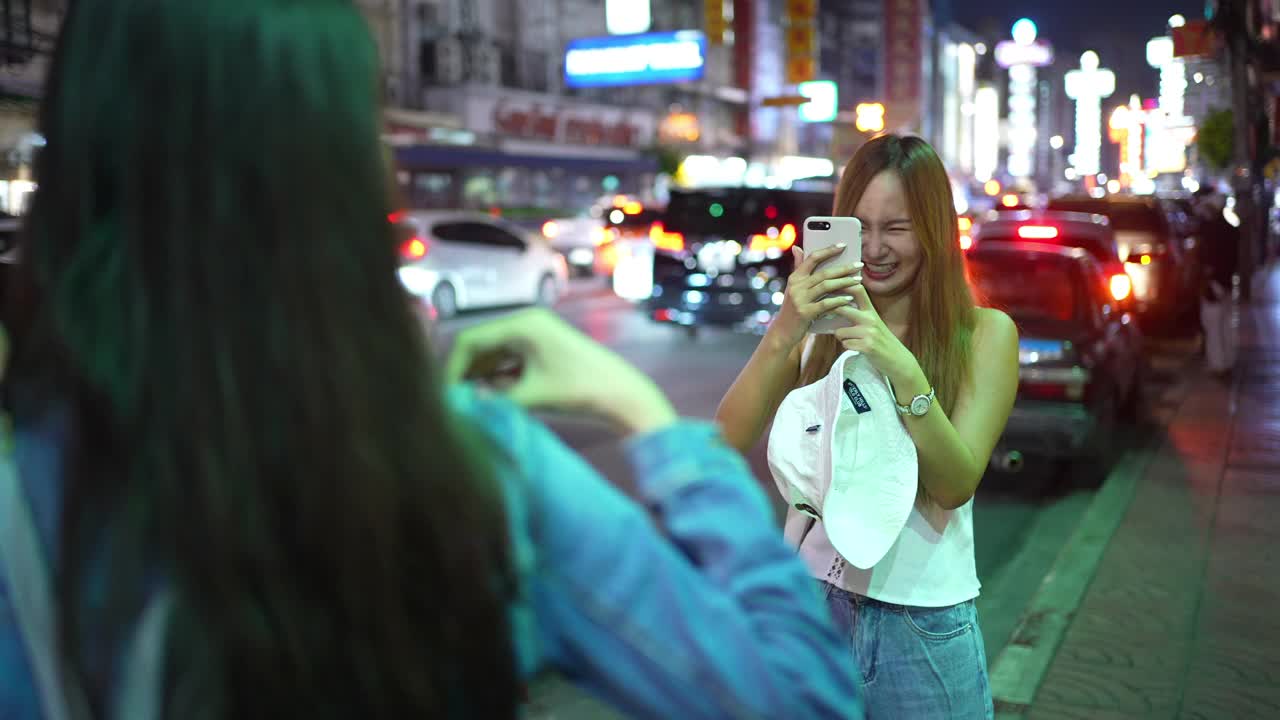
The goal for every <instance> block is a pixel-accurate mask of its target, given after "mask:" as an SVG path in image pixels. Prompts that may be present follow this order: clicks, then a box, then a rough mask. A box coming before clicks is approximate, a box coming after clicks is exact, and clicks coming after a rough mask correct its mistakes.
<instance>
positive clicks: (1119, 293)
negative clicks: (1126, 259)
mask: <svg viewBox="0 0 1280 720" xmlns="http://www.w3.org/2000/svg"><path fill="white" fill-rule="evenodd" d="M1107 288H1108V289H1109V290H1110V291H1111V297H1113V298H1115V299H1116V300H1117V301H1120V300H1124V299H1125V298H1127V297H1129V295H1131V294H1132V293H1133V280H1131V279H1130V278H1129V276H1128V275H1126V274H1124V273H1118V274H1116V275H1112V276H1111V279H1110V280H1109V281H1107Z"/></svg>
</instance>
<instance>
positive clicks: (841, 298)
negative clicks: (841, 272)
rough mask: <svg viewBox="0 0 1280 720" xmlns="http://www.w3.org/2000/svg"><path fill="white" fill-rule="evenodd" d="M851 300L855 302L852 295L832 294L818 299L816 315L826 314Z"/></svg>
mask: <svg viewBox="0 0 1280 720" xmlns="http://www.w3.org/2000/svg"><path fill="white" fill-rule="evenodd" d="M851 302H853V296H852V295H832V296H831V297H829V298H824V299H822V300H819V301H818V303H817V306H818V312H817V313H816V315H826V314H827V313H829V312H832V311H833V310H837V309H839V308H841V307H843V306H845V305H848V304H849V303H851Z"/></svg>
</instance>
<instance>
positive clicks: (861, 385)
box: [768, 351, 919, 569]
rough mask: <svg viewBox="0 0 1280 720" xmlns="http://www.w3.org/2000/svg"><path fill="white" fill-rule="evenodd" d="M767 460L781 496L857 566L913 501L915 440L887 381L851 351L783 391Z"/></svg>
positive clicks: (872, 554)
mask: <svg viewBox="0 0 1280 720" xmlns="http://www.w3.org/2000/svg"><path fill="white" fill-rule="evenodd" d="M768 460H769V469H770V470H771V471H772V472H773V479H774V482H775V483H776V484H777V486H778V491H779V492H780V493H781V494H782V497H783V498H784V499H786V500H787V502H788V503H789V504H790V505H791V506H792V507H794V508H796V509H798V510H800V511H801V512H804V513H806V514H809V515H811V516H813V517H816V518H818V519H820V520H821V521H822V523H823V526H824V527H825V529H826V532H827V537H828V538H830V540H831V545H832V546H833V547H834V548H835V549H836V551H837V552H839V553H840V555H841V556H842V557H844V559H845V560H846V561H848V562H849V564H851V565H853V566H854V567H858V568H862V569H866V568H870V567H872V566H874V565H875V564H876V563H877V562H879V561H880V559H881V558H882V557H884V555H885V553H886V552H888V551H889V548H890V547H892V546H893V543H894V542H896V541H897V539H898V535H899V534H900V533H901V532H902V528H903V526H904V525H906V522H907V517H908V516H909V515H910V514H911V508H912V507H913V506H914V505H915V500H916V492H917V485H918V482H919V465H918V458H917V456H916V446H915V443H914V442H913V441H912V440H911V436H910V435H909V434H907V429H906V428H905V427H904V426H903V424H902V418H901V417H900V416H899V415H898V410H897V400H896V399H895V398H894V397H893V392H892V391H891V390H890V389H889V384H888V382H887V381H886V380H885V378H884V376H883V375H881V374H880V373H879V372H878V371H877V370H876V369H875V368H874V367H873V366H872V365H871V362H870V361H869V360H867V359H866V358H865V357H863V356H861V355H859V354H858V353H856V352H852V351H848V352H845V353H844V354H843V355H841V356H840V357H838V358H836V361H835V364H834V365H832V367H831V372H829V373H828V374H827V376H826V377H825V378H823V379H822V380H819V381H818V382H815V383H813V384H811V385H806V386H805V387H802V388H797V389H795V390H792V391H791V392H790V393H788V394H787V396H786V398H784V399H783V401H782V404H781V405H780V406H779V407H778V412H777V414H776V415H775V416H774V421H773V429H772V430H771V431H770V432H769V447H768Z"/></svg>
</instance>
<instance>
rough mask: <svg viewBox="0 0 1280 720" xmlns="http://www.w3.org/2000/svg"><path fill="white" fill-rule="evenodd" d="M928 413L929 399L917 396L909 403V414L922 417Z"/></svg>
mask: <svg viewBox="0 0 1280 720" xmlns="http://www.w3.org/2000/svg"><path fill="white" fill-rule="evenodd" d="M927 412H929V398H927V397H925V396H924V395H918V396H916V398H915V399H914V400H912V401H911V414H912V415H924V414H925V413H927Z"/></svg>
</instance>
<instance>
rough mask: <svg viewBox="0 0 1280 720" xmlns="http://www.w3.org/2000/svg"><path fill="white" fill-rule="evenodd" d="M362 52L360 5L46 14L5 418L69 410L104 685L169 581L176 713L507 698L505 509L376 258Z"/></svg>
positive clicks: (451, 706) (380, 215)
mask: <svg viewBox="0 0 1280 720" xmlns="http://www.w3.org/2000/svg"><path fill="white" fill-rule="evenodd" d="M378 64H379V63H378V53H377V49H376V46H375V45H374V43H373V42H372V40H371V37H370V34H369V31H368V27H367V25H366V24H365V21H364V19H363V18H362V17H361V15H360V13H359V12H358V11H357V10H356V9H355V8H354V7H353V4H352V2H351V0H77V2H76V3H75V4H74V6H73V8H72V10H71V11H70V14H69V16H68V18H67V19H66V22H65V23H64V26H63V29H62V32H61V36H60V39H59V42H58V47H57V50H56V54H55V58H54V62H53V65H52V68H51V74H50V78H49V82H48V90H47V93H46V97H45V101H44V104H43V107H42V112H41V119H40V128H41V132H42V134H43V135H44V137H45V139H46V141H47V146H46V147H45V148H44V149H43V150H42V152H41V154H40V156H39V158H38V160H37V165H36V181H37V183H38V190H37V191H36V194H35V197H34V201H33V206H32V210H31V214H30V216H29V219H28V225H27V232H26V234H25V237H24V239H23V248H22V260H21V265H20V267H19V268H18V273H19V277H18V278H17V290H16V291H15V292H14V293H12V294H11V295H10V296H9V298H8V301H7V303H8V305H9V307H7V308H6V313H5V315H6V319H7V321H9V322H11V323H12V325H13V330H14V335H15V338H14V341H15V360H14V362H15V366H14V368H13V369H12V372H11V373H10V376H9V378H8V380H7V381H6V382H7V384H9V385H10V386H16V387H19V388H24V389H25V390H26V392H25V394H24V395H23V396H24V397H26V398H28V400H27V402H25V403H22V402H18V401H17V400H14V402H13V407H14V411H15V413H16V415H17V419H18V422H22V420H23V418H24V417H31V416H32V414H33V413H36V412H41V411H42V410H41V409H42V408H43V409H47V408H48V407H49V406H50V405H51V404H52V405H57V406H59V407H63V408H66V409H68V410H69V412H68V413H67V414H68V415H69V417H71V419H72V421H71V426H72V432H71V434H70V437H71V440H70V441H69V443H68V445H67V447H66V449H65V455H66V457H67V460H68V462H67V470H66V479H65V492H64V493H63V497H64V501H63V503H64V504H63V508H62V515H61V524H60V531H59V548H60V550H59V557H58V563H57V566H58V573H57V577H58V590H59V599H60V609H59V618H60V625H61V627H62V629H63V631H64V636H65V643H64V645H65V647H64V650H65V651H66V652H67V653H69V655H70V657H71V659H72V661H73V663H74V665H75V666H77V667H78V668H79V670H80V671H81V672H82V673H83V674H84V676H85V677H86V678H87V680H88V683H87V684H88V686H89V687H90V688H91V692H90V694H91V696H92V700H93V702H94V704H95V705H98V706H101V705H102V704H103V703H104V702H105V697H106V696H107V694H108V688H109V686H110V684H111V679H110V678H111V676H112V672H113V671H112V669H111V667H110V661H109V660H103V658H104V657H114V653H115V652H116V651H118V650H119V649H120V646H121V644H122V643H123V642H124V640H125V638H126V637H127V633H128V631H129V626H130V624H131V622H132V621H133V620H134V619H136V617H137V613H138V611H139V608H140V606H141V605H142V603H143V601H144V596H145V589H146V588H148V587H153V585H152V581H153V580H154V579H155V578H161V579H164V580H166V581H167V582H170V583H172V587H173V588H175V590H176V592H177V598H178V603H177V609H176V612H175V616H174V620H173V624H172V626H171V629H170V634H169V640H168V647H167V656H168V671H167V683H166V684H167V687H168V692H167V699H166V703H167V710H168V713H169V714H170V715H171V716H173V717H183V718H206V717H207V718H222V717H230V718H241V717H395V718H400V717H445V716H454V717H459V716H465V717H483V718H497V717H509V716H512V715H513V714H514V712H515V710H514V708H515V707H516V702H517V700H516V698H517V695H518V677H517V669H516V667H515V658H514V650H513V647H512V640H511V634H510V626H509V622H508V615H507V608H508V605H509V602H510V594H511V592H512V569H511V560H510V554H509V549H508V542H509V540H508V534H507V524H506V523H507V520H506V513H505V511H504V507H503V500H502V495H501V492H500V490H499V487H498V484H497V480H496V476H495V473H494V471H493V468H492V466H491V464H490V463H489V461H488V460H487V459H486V458H484V457H482V456H483V453H484V451H483V450H482V449H480V448H478V447H477V444H478V443H479V442H480V440H479V439H478V438H477V436H476V434H475V433H474V432H471V431H469V430H468V429H466V428H463V427H461V421H460V420H458V419H457V418H454V417H453V416H452V415H451V414H450V413H449V412H448V410H447V409H446V407H445V405H444V402H443V400H442V390H441V387H440V385H439V383H438V377H437V375H436V369H435V366H434V365H433V363H432V361H431V358H430V354H429V352H428V351H427V348H426V347H425V341H424V338H423V333H422V329H421V326H420V324H419V319H418V317H417V315H416V313H415V312H414V311H413V310H412V309H411V308H410V305H409V303H408V302H407V296H406V295H405V293H404V291H403V289H402V288H401V287H400V285H399V283H398V280H397V277H396V268H397V260H396V252H395V247H394V246H395V239H394V237H393V235H392V230H391V228H390V226H389V223H388V220H387V215H388V212H389V211H390V210H391V209H392V208H391V205H392V202H391V199H390V197H389V193H388V191H387V189H388V182H387V176H388V172H389V169H388V168H387V166H386V160H385V155H384V153H383V150H382V147H381V145H380V141H379V132H380V120H379V117H380V115H379V112H378V104H379V91H378V86H379V78H380V76H381V75H380V69H379V67H378ZM15 304H17V305H15ZM13 397H18V396H17V395H14V396H13Z"/></svg>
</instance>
